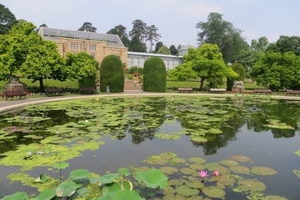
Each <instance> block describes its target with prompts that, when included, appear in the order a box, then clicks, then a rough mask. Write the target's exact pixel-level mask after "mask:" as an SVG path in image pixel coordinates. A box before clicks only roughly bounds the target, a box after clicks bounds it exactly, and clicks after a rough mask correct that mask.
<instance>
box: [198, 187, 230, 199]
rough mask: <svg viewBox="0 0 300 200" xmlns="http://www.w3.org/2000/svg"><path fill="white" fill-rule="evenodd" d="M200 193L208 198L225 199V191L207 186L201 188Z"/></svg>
mask: <svg viewBox="0 0 300 200" xmlns="http://www.w3.org/2000/svg"><path fill="white" fill-rule="evenodd" d="M202 192H203V193H204V194H205V195H206V196H208V197H210V198H223V197H225V194H226V193H225V191H224V190H223V189H220V188H218V187H215V186H209V187H204V188H202Z"/></svg>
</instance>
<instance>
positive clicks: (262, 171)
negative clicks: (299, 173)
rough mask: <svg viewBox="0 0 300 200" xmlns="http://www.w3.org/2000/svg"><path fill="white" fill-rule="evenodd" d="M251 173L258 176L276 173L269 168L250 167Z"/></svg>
mask: <svg viewBox="0 0 300 200" xmlns="http://www.w3.org/2000/svg"><path fill="white" fill-rule="evenodd" d="M251 172H252V173H254V174H258V175H264V176H265V175H274V174H277V171H276V170H275V169H272V168H269V167H259V166H257V167H252V168H251Z"/></svg>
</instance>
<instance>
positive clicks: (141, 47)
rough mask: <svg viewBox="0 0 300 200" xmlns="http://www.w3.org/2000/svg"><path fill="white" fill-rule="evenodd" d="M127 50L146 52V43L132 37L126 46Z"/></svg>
mask: <svg viewBox="0 0 300 200" xmlns="http://www.w3.org/2000/svg"><path fill="white" fill-rule="evenodd" d="M128 51H134V52H146V51H147V49H146V45H145V44H144V43H142V42H141V41H140V40H139V39H138V38H137V37H133V38H132V39H131V40H130V42H129V46H128Z"/></svg>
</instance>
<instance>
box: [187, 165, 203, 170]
mask: <svg viewBox="0 0 300 200" xmlns="http://www.w3.org/2000/svg"><path fill="white" fill-rule="evenodd" d="M189 168H191V169H193V170H204V169H205V166H204V165H202V164H200V163H195V164H191V165H189Z"/></svg>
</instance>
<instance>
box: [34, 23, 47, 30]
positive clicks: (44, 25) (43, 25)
mask: <svg viewBox="0 0 300 200" xmlns="http://www.w3.org/2000/svg"><path fill="white" fill-rule="evenodd" d="M42 27H46V28H47V27H48V26H47V25H46V24H41V25H40V26H39V28H38V29H37V30H36V31H37V32H39V30H40V28H42Z"/></svg>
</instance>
